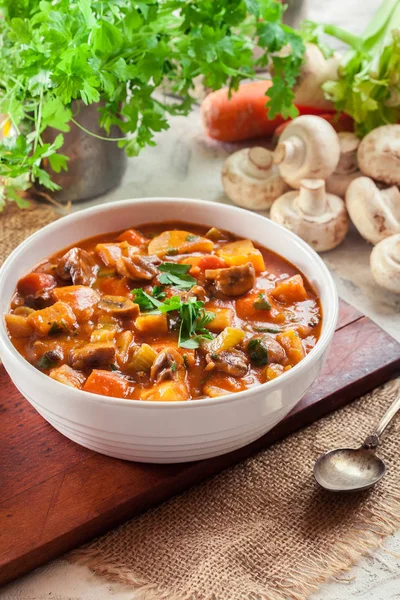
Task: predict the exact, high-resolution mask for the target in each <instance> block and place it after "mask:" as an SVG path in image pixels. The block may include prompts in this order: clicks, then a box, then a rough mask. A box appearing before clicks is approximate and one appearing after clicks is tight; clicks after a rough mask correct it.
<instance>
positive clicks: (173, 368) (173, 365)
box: [171, 361, 177, 373]
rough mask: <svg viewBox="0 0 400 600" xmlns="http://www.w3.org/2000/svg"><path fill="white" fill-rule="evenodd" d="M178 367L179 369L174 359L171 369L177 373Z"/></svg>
mask: <svg viewBox="0 0 400 600" xmlns="http://www.w3.org/2000/svg"><path fill="white" fill-rule="evenodd" d="M176 369H177V366H176V362H175V361H174V362H173V363H172V364H171V371H172V372H173V373H175V371H176Z"/></svg>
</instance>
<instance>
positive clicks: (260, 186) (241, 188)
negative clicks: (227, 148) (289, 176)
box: [222, 146, 288, 210]
mask: <svg viewBox="0 0 400 600" xmlns="http://www.w3.org/2000/svg"><path fill="white" fill-rule="evenodd" d="M222 185H223V188H224V190H225V193H226V194H227V196H228V197H229V198H230V199H231V200H232V202H234V203H235V204H237V205H238V206H242V207H243V208H249V209H251V210H264V209H267V208H270V207H271V205H272V203H273V202H274V200H275V199H276V198H278V196H280V195H281V194H283V193H284V192H285V191H286V190H287V189H288V186H287V184H286V183H285V182H284V180H283V179H282V177H281V176H280V174H279V170H278V168H277V167H276V166H275V165H274V164H273V155H272V152H271V151H270V150H266V149H265V148H261V147H259V146H256V147H254V148H244V149H243V150H239V151H238V152H234V153H233V154H231V155H230V156H228V158H227V159H226V161H225V162H224V165H223V167H222Z"/></svg>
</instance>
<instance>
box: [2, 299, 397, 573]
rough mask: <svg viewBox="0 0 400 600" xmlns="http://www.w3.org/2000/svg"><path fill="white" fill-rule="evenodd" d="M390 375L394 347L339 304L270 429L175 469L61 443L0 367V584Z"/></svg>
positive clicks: (394, 365)
mask: <svg viewBox="0 0 400 600" xmlns="http://www.w3.org/2000/svg"><path fill="white" fill-rule="evenodd" d="M399 370H400V344H398V343H397V342H396V341H395V340H394V339H392V338H391V337H390V336H389V335H387V334H386V333H385V332H384V331H383V330H382V329H380V328H379V327H378V326H377V325H375V324H374V323H373V322H372V321H370V320H369V319H367V318H366V317H364V316H363V315H362V314H361V313H359V312H358V311H357V310H356V309H354V308H353V307H351V306H350V305H348V304H345V303H344V302H342V303H341V311H340V319H339V323H338V327H337V330H336V333H335V336H334V341H333V344H332V348H331V353H330V356H329V359H328V361H327V363H326V365H325V368H324V371H323V373H322V375H321V377H320V378H319V379H318V381H317V382H316V383H315V384H314V386H313V387H312V388H311V390H310V391H309V393H308V394H307V395H306V396H305V397H304V398H303V399H302V400H301V402H300V403H299V404H298V405H297V406H296V408H295V409H294V410H293V411H292V412H291V413H290V414H289V415H288V417H286V419H284V421H282V422H281V423H280V424H279V425H278V426H277V427H275V428H274V429H273V430H272V431H270V432H269V433H267V434H266V435H265V436H263V437H262V438H260V439H259V440H257V441H256V442H254V443H253V444H251V445H249V446H246V447H245V448H242V449H240V450H238V451H236V452H232V453H230V454H227V455H225V456H221V457H218V458H215V459H212V460H206V461H200V462H195V463H187V464H181V465H147V464H139V463H129V462H125V461H121V460H116V459H112V458H109V457H106V456H102V455H100V454H96V453H94V452H92V451H90V450H86V449H85V448H82V447H80V446H78V445H77V444H75V443H73V442H71V441H69V440H68V439H67V438H65V437H63V436H62V435H61V434H60V433H58V432H57V431H56V430H55V429H53V428H52V427H51V426H50V425H48V424H47V423H46V421H44V420H43V419H42V418H41V417H40V416H39V414H38V413H37V412H36V411H35V410H34V409H33V408H32V407H31V406H30V405H29V403H28V402H27V401H26V400H25V399H23V398H22V396H21V395H20V394H19V392H18V391H17V390H16V388H15V387H14V385H13V384H12V382H11V381H10V380H9V378H8V376H7V374H6V373H5V371H4V369H3V368H1V370H0V389H1V393H0V414H1V420H0V485H1V501H0V522H1V524H2V526H1V528H0V584H2V583H6V582H7V581H10V580H12V579H14V578H16V577H17V576H19V575H22V574H23V573H26V572H27V571H29V570H30V569H33V568H35V567H37V566H39V565H41V564H43V563H45V562H47V561H48V560H50V559H52V558H54V557H56V556H59V555H60V554H62V553H64V552H66V551H67V550H69V549H71V548H73V547H75V546H77V545H79V544H81V543H83V542H85V541H87V540H89V539H90V538H92V537H94V536H96V535H98V534H100V533H103V532H104V531H106V530H107V529H110V528H111V527H114V526H115V525H117V524H118V523H121V522H122V521H124V520H126V519H127V518H129V517H131V516H132V515H134V514H137V513H139V512H141V511H144V510H146V509H147V508H149V507H150V506H154V505H155V504H157V503H160V502H162V501H164V500H166V499H167V498H169V497H171V496H172V495H174V494H176V493H178V492H180V491H182V490H184V489H186V488H188V487H189V486H191V485H193V484H195V483H198V482H200V481H202V480H204V479H205V478H207V477H210V476H211V475H214V474H216V473H218V472H220V471H221V470H222V469H225V468H227V467H229V466H231V465H233V464H235V463H236V462H238V461H240V460H242V459H244V458H246V457H247V456H249V455H250V454H252V453H254V452H257V451H259V450H261V449H262V448H265V447H266V446H268V445H269V444H271V443H273V442H275V441H276V440H278V439H281V438H282V437H285V436H287V435H288V434H290V433H292V432H294V431H296V430H297V429H299V428H301V427H304V426H305V425H307V424H309V423H311V422H313V421H315V420H316V419H318V418H319V417H321V416H323V415H325V414H327V413H329V412H331V411H332V410H335V409H336V408H339V407H340V406H343V405H344V404H346V403H348V402H350V401H351V400H353V399H354V398H356V397H357V396H359V395H361V394H364V393H365V392H367V391H368V390H370V389H372V388H373V387H376V386H377V385H379V384H381V383H383V382H384V381H386V380H387V379H389V378H390V377H391V376H392V375H394V374H395V373H398V372H399Z"/></svg>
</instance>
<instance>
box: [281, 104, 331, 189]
mask: <svg viewBox="0 0 400 600" xmlns="http://www.w3.org/2000/svg"><path fill="white" fill-rule="evenodd" d="M339 158H340V145H339V138H338V135H337V133H336V131H335V130H334V128H333V127H332V125H331V124H330V123H328V121H325V119H322V118H321V117H317V116H314V115H302V116H301V117H297V118H296V119H294V120H293V121H291V122H290V123H289V125H287V127H286V128H285V129H284V131H283V133H282V135H281V136H280V138H279V141H278V145H277V147H276V150H275V153H274V162H275V164H278V165H279V172H280V174H281V176H282V177H283V179H284V180H285V181H286V182H287V183H288V184H289V185H290V186H292V187H294V188H299V187H300V181H301V180H302V179H307V178H310V179H327V178H328V177H329V175H331V174H332V173H333V172H334V170H335V169H336V167H337V165H338V163H339Z"/></svg>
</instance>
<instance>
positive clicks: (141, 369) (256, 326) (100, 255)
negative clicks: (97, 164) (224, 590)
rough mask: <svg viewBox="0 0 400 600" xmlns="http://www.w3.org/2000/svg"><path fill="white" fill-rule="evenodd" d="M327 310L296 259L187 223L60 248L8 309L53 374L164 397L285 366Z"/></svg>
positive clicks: (11, 321) (252, 382)
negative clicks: (295, 264)
mask: <svg viewBox="0 0 400 600" xmlns="http://www.w3.org/2000/svg"><path fill="white" fill-rule="evenodd" d="M185 265H186V266H185ZM133 290H135V291H133ZM321 319H322V314H321V305H320V302H319V299H318V297H317V295H316V294H315V291H314V290H313V289H312V287H311V285H310V284H309V282H308V281H307V279H306V278H305V277H304V275H303V274H302V273H300V272H299V270H298V269H297V268H296V267H294V266H293V265H292V264H290V263H289V262H287V261H286V260H285V259H283V258H282V257H280V256H278V255H277V254H275V253H274V252H271V251H270V250H267V249H266V248H263V247H260V246H255V245H253V243H252V242H251V241H249V240H241V239H240V238H238V237H237V236H234V235H233V234H231V233H228V232H225V231H221V230H217V229H215V228H211V229H210V230H209V229H208V228H204V227H200V226H197V225H189V224H186V223H164V224H149V225H144V226H142V227H140V228H139V230H137V229H130V230H127V231H124V232H118V233H109V234H104V235H99V236H96V237H94V238H91V239H87V240H83V241H81V242H79V243H78V244H77V245H75V246H73V247H71V248H70V249H69V250H63V251H61V252H59V253H58V254H55V255H53V256H51V257H50V258H49V259H47V260H45V261H43V262H42V263H41V264H40V265H38V266H36V267H35V268H34V269H33V271H31V272H30V273H29V274H28V275H26V276H24V277H22V278H21V279H20V281H19V282H18V286H17V290H16V292H15V295H14V297H13V300H12V303H11V309H10V312H9V314H7V315H6V322H7V327H8V332H9V336H10V339H11V341H12V343H13V344H14V346H15V348H16V349H17V350H18V352H20V354H22V356H24V357H25V358H26V360H28V361H29V362H30V363H31V364H32V365H34V366H36V367H37V368H38V369H40V370H41V371H43V372H44V373H46V374H47V375H49V376H50V377H52V378H53V379H56V380H58V381H60V382H62V383H64V384H66V385H70V386H74V387H77V388H80V389H83V390H86V391H90V392H94V393H98V394H105V395H109V396H114V397H122V398H131V399H142V400H158V401H177V400H190V399H196V398H204V397H216V396H220V395H224V394H227V393H233V392H237V391H241V390H244V389H247V388H250V387H252V386H256V385H260V384H262V383H265V382H266V381H269V380H271V379H274V378H276V377H279V376H281V375H283V374H284V373H285V372H286V371H288V370H289V369H291V368H292V367H293V366H294V365H295V364H297V363H298V362H299V361H301V360H302V358H304V356H305V355H306V354H307V353H308V352H309V351H310V350H311V349H312V348H313V347H314V346H315V344H316V343H317V340H318V337H319V335H320V329H321Z"/></svg>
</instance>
